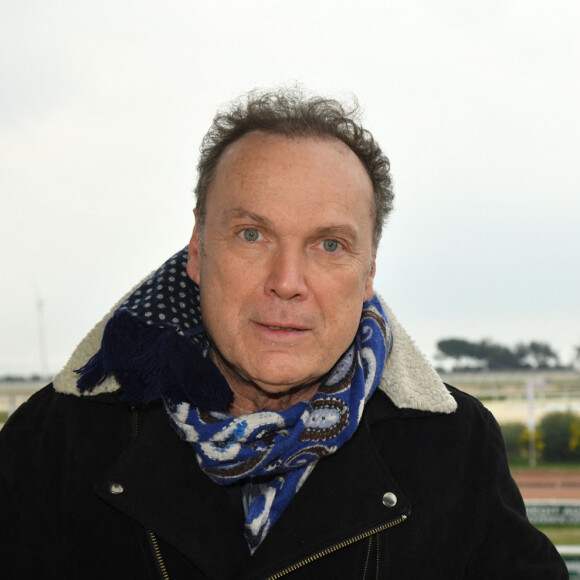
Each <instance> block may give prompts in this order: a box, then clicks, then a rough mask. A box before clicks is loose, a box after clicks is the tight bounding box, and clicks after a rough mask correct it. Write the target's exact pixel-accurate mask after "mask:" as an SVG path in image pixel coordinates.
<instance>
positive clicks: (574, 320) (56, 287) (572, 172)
mask: <svg viewBox="0 0 580 580" xmlns="http://www.w3.org/2000/svg"><path fill="white" fill-rule="evenodd" d="M579 25H580V4H579V3H578V2H576V1H575V0H561V1H559V2H548V1H547V0H526V1H524V0H501V1H500V0H489V1H488V2H474V1H466V0H405V1H403V0H394V1H389V0H370V1H369V0H361V1H360V2H357V3H356V4H355V3H354V2H347V1H345V0H333V1H332V2H331V1H330V0H316V1H312V0H294V1H293V2H291V3H289V2H280V1H278V0H267V1H266V0H245V1H244V2H238V1H234V0H229V1H226V0H212V1H211V2H210V1H206V0H195V1H192V0H188V1H186V0H172V1H170V2H160V1H154V0H140V1H139V2H137V1H131V0H115V1H111V0H100V1H99V2H96V1H90V0H89V1H85V2H77V1H73V0H60V1H57V0H43V1H40V0H36V1H33V0H19V1H18V2H3V3H1V4H0V273H1V280H2V284H1V298H2V299H1V300H0V377H2V378H3V379H4V383H5V384H6V383H9V384H10V385H12V387H13V386H14V382H15V380H14V379H17V380H16V382H19V381H20V382H22V379H23V378H30V377H32V376H33V375H35V376H36V377H37V378H38V377H42V379H44V377H49V376H50V375H52V374H53V373H54V372H56V371H57V370H58V369H59V368H60V367H61V366H62V365H63V364H64V363H65V362H66V360H67V358H68V356H69V355H70V353H71V351H72V350H73V348H74V346H75V345H76V344H77V342H78V341H79V340H80V339H81V338H82V337H83V336H84V334H85V333H86V332H87V331H88V330H89V329H90V328H91V327H92V326H93V324H94V323H95V322H96V321H98V320H99V319H100V318H101V317H102V315H103V314H104V313H105V312H106V311H107V310H108V309H109V308H110V307H111V305H112V304H114V303H115V302H116V301H117V299H118V298H119V297H120V296H121V295H122V294H123V293H125V292H126V291H127V290H128V289H129V288H130V287H132V286H133V285H134V284H135V283H136V282H137V281H138V280H140V279H141V278H143V277H144V276H145V275H146V274H147V273H149V272H150V271H151V270H153V269H155V268H156V267H157V266H158V265H159V264H161V263H162V262H163V261H164V260H165V259H166V258H168V257H169V256H170V255H171V254H173V253H174V252H176V251H177V250H178V249H180V248H181V247H183V246H185V245H186V243H187V241H188V238H189V236H190V232H191V229H192V227H193V217H192V208H193V205H194V200H193V193H192V190H193V187H194V183H195V179H196V171H195V166H196V162H197V156H198V147H199V143H200V141H201V138H202V137H203V135H204V133H205V131H206V130H207V128H208V127H209V125H210V123H211V119H212V117H213V115H214V113H215V111H216V109H217V108H218V107H220V106H221V105H223V104H224V103H226V102H227V101H229V100H231V99H232V98H235V97H236V96H238V95H239V94H240V93H243V92H245V91H247V90H249V89H252V88H254V87H268V86H277V85H280V84H288V83H292V82H299V83H303V84H304V85H305V87H307V88H308V89H310V90H312V91H314V92H322V93H325V94H330V95H331V96H335V97H338V98H350V97H351V96H352V95H356V97H357V98H358V100H359V102H360V103H361V105H362V107H363V110H364V119H365V124H366V125H367V126H368V127H369V128H370V129H371V130H372V132H373V133H374V135H375V137H376V138H377V140H378V141H379V143H380V144H381V146H382V147H383V149H384V150H385V152H386V153H387V154H388V156H389V158H390V159H391V164H392V172H393V176H394V181H395V192H396V196H397V197H396V206H395V211H394V213H393V214H392V216H391V218H390V220H389V223H388V225H387V228H386V231H385V235H384V237H383V241H382V243H381V247H380V251H379V257H378V275H377V279H376V289H377V290H378V291H379V292H380V293H381V294H382V295H383V296H384V297H385V298H386V299H387V301H388V302H389V303H390V305H391V307H392V309H393V310H394V312H395V313H396V314H397V316H398V318H399V319H400V321H401V322H402V323H403V325H404V326H405V327H406V328H407V330H408V331H409V333H410V334H411V335H412V336H413V337H414V338H415V340H416V342H417V344H418V345H419V347H420V348H421V349H422V350H423V352H424V353H425V354H426V355H427V356H428V357H429V358H430V359H431V360H432V361H433V362H434V364H435V365H437V366H439V367H440V368H441V370H442V372H446V373H449V372H451V371H452V369H454V368H455V369H461V370H463V371H468V372H464V373H463V374H462V375H459V374H458V373H457V372H456V373H454V374H453V375H452V376H451V378H448V380H449V381H450V382H454V383H455V384H457V385H458V386H460V387H463V388H465V389H466V390H470V392H473V393H474V394H475V395H476V396H479V397H480V398H482V400H484V402H485V403H486V404H488V406H490V408H492V410H493V411H494V412H495V413H496V416H497V417H498V420H499V421H500V423H502V424H503V423H508V422H509V423H514V422H515V423H519V424H520V427H521V429H520V431H518V435H517V438H519V439H518V441H520V443H518V445H520V450H521V453H520V457H519V459H518V461H521V462H523V463H524V464H529V462H530V457H528V455H527V453H529V452H530V449H531V447H529V446H528V443H529V440H530V433H531V432H533V429H535V428H536V427H537V425H538V423H539V421H541V420H542V418H543V417H544V416H545V415H546V414H548V413H550V412H559V413H566V412H575V411H576V406H575V405H576V401H575V398H576V392H577V391H578V390H580V381H579V380H578V372H577V370H576V369H577V367H578V364H579V363H580V301H579V298H578V297H579V296H580V268H579V264H580V228H579V227H578V222H579V218H580V196H579V193H580V192H579V188H580V178H579V177H578V159H580V108H579V106H578V103H580V74H578V71H579V70H580V34H578V30H579ZM448 339H458V340H460V341H461V340H462V341H463V342H464V344H463V346H464V350H463V351H462V350H461V349H460V350H459V351H458V350H457V349H456V350H453V348H452V349H451V351H449V343H443V347H444V348H440V347H441V344H442V343H441V341H445V340H448ZM465 343H468V344H471V346H472V347H473V345H476V346H477V345H479V347H481V346H482V345H483V347H484V351H485V347H490V346H491V347H498V348H499V347H501V348H504V354H505V351H506V350H507V351H510V352H512V354H514V355H515V356H516V359H517V361H519V362H518V363H517V364H516V366H515V367H514V365H513V364H511V366H510V365H507V367H506V365H503V366H502V365H501V364H500V365H499V366H497V365H495V363H493V362H490V360H491V359H490V358H489V356H487V358H486V356H484V355H485V353H484V355H482V354H481V353H482V351H481V348H480V350H477V349H475V350H473V348H472V350H469V348H470V347H466V346H465ZM532 343H535V344H540V345H544V347H545V346H548V347H549V349H550V352H551V353H552V355H555V356H551V355H550V352H548V351H545V350H544V355H545V356H544V358H543V359H542V358H541V356H540V358H538V356H539V355H538V356H536V355H537V353H538V352H540V351H541V349H540V351H538V349H536V351H534V350H533V348H531V345H532ZM455 346H457V344H456V345H455ZM520 347H521V348H528V351H527V352H526V351H524V350H521V348H520ZM465 348H467V351H466V350H465ZM518 349H520V350H518ZM530 349H531V350H530ZM496 351H497V349H496ZM474 353H476V354H477V353H479V355H477V356H476V355H475V354H474ZM518 353H519V355H521V356H520V357H519V358H517V356H518ZM534 353H536V354H534ZM546 353H547V354H546ZM488 354H489V351H488ZM508 358H509V357H508ZM516 359H513V358H512V359H511V360H512V363H513V360H516ZM494 365H495V366H494ZM473 367H475V368H477V369H483V371H485V372H486V373H488V374H484V373H482V370H479V371H478V372H479V374H477V376H476V377H475V378H474V376H473V373H474V372H475V371H473V370H472V368H473ZM508 371H509V372H511V373H512V374H509V372H508ZM502 372H508V375H501V373H502ZM490 373H491V374H490ZM497 373H500V375H501V376H500V375H498V374H497ZM514 373H515V374H514ZM558 373H563V374H558ZM445 376H446V377H447V376H448V375H445ZM40 382H42V381H40ZM40 382H39V381H36V382H33V383H31V384H32V385H33V386H34V388H36V386H38V384H40ZM20 386H22V385H20ZM530 392H531V393H532V395H531V396H530ZM15 393H16V391H14V392H12V394H11V395H10V397H9V396H8V395H6V396H4V398H2V396H0V407H1V409H0V412H3V413H5V414H7V412H8V411H7V410H9V409H12V408H13V407H14V405H16V404H18V402H20V400H21V398H22V397H25V396H26V393H24V394H22V393H21V392H20V391H19V393H20V394H15ZM538 393H539V394H538ZM542 397H543V398H542ZM505 401H507V403H506V402H505ZM542 401H543V402H542ZM508 403H509V405H511V406H510V407H509V408H507V407H506V408H503V407H501V405H504V407H505V405H508ZM2 405H4V406H3V407H2ZM494 405H495V407H494ZM509 405H508V406H509ZM542 405H544V406H542ZM514 406H515V407H517V408H518V410H517V411H516V412H515V414H514V410H513V407H514ZM574 420H575V419H574V418H572V419H570V421H569V422H568V423H567V425H568V427H567V429H568V430H569V431H570V429H572V428H571V427H570V424H571V422H573V421H574ZM579 428H580V423H579ZM526 430H527V431H526ZM572 432H573V430H572V431H570V433H572ZM522 433H523V434H522ZM569 437H572V435H570V436H569ZM537 460H538V461H540V462H542V461H543V458H542V450H541V449H540V450H539V451H538V457H537ZM571 461H572V463H573V462H574V461H576V459H575V458H572V460H571ZM536 487H537V489H539V487H538V486H536ZM560 487H562V486H560ZM569 487H570V489H572V488H573V486H569ZM577 487H579V489H580V484H578V485H577ZM536 495H538V493H536ZM579 497H580V495H579ZM532 499H533V498H532ZM536 499H537V498H536ZM579 521H580V519H579Z"/></svg>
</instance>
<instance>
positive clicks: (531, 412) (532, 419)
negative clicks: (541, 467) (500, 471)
mask: <svg viewBox="0 0 580 580" xmlns="http://www.w3.org/2000/svg"><path fill="white" fill-rule="evenodd" d="M534 387H535V380H534V378H533V377H532V378H530V379H528V382H527V383H526V396H527V399H528V433H529V438H528V442H529V448H528V449H529V453H528V459H529V465H530V467H536V414H535V408H534V402H535V401H534V399H535V392H534Z"/></svg>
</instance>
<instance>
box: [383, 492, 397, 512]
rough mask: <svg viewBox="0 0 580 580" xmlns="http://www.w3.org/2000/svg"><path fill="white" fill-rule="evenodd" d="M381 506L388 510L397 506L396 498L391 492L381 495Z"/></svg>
mask: <svg viewBox="0 0 580 580" xmlns="http://www.w3.org/2000/svg"><path fill="white" fill-rule="evenodd" d="M383 505H384V506H385V507H388V508H392V507H395V506H396V505H397V496H396V495H395V494H394V493H393V492H391V491H387V493H385V495H383Z"/></svg>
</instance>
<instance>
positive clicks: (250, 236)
mask: <svg viewBox="0 0 580 580" xmlns="http://www.w3.org/2000/svg"><path fill="white" fill-rule="evenodd" d="M242 234H243V236H244V239H245V240H246V241H247V242H255V241H257V240H258V238H259V237H260V232H259V231H258V230H256V229H254V228H248V229H247V230H243V232H242Z"/></svg>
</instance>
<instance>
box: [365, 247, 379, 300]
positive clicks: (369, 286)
mask: <svg viewBox="0 0 580 580" xmlns="http://www.w3.org/2000/svg"><path fill="white" fill-rule="evenodd" d="M376 271H377V261H376V256H373V261H372V264H371V268H370V270H369V273H368V274H367V279H366V280H365V296H364V301H365V302H366V301H367V300H370V299H371V298H372V297H373V294H374V293H375V290H374V287H373V282H374V280H375V272H376Z"/></svg>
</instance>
